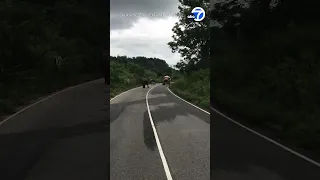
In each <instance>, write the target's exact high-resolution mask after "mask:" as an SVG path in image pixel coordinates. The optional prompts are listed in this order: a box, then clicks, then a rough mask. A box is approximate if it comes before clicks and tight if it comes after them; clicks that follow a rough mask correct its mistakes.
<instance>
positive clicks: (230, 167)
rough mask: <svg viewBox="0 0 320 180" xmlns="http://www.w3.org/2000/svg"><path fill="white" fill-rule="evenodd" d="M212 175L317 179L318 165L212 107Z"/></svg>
mask: <svg viewBox="0 0 320 180" xmlns="http://www.w3.org/2000/svg"><path fill="white" fill-rule="evenodd" d="M210 115H211V116H210V118H211V123H212V126H211V127H212V129H211V179H213V180H319V179H320V168H319V167H318V166H316V165H314V164H312V163H310V162H307V161H306V160H304V159H302V158H300V157H298V156H296V155H294V154H292V153H290V152H288V151H286V150H284V149H283V148H281V147H279V146H276V145H274V144H273V143H271V142H269V141H267V140H265V139H263V138H261V137H259V136H257V135H255V134H253V133H251V132H249V131H247V130H246V129H244V128H242V127H240V126H238V125H236V124H234V123H233V122H231V121H229V120H227V119H226V118H224V117H222V116H221V115H219V114H218V113H216V112H215V111H213V110H211V112H210Z"/></svg>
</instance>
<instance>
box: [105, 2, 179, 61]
mask: <svg viewBox="0 0 320 180" xmlns="http://www.w3.org/2000/svg"><path fill="white" fill-rule="evenodd" d="M178 3H179V2H178V0H111V2H110V28H111V31H110V54H111V55H112V56H117V55H122V56H123V55H126V56H129V57H134V56H145V57H156V58H160V59H163V60H165V61H166V62H167V63H168V64H169V65H175V64H176V63H177V62H178V61H179V60H180V55H179V54H178V53H175V54H173V53H172V52H171V49H170V48H169V46H168V45H167V43H168V42H169V41H172V37H171V36H172V34H173V33H172V31H171V29H172V27H173V26H174V24H175V22H177V21H178V18H177V17H176V15H175V13H177V12H178Z"/></svg>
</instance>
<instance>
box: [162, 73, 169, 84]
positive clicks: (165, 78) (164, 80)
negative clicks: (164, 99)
mask: <svg viewBox="0 0 320 180" xmlns="http://www.w3.org/2000/svg"><path fill="white" fill-rule="evenodd" d="M170 82H171V78H170V76H168V75H166V76H164V77H163V81H162V85H165V84H169V85H170Z"/></svg>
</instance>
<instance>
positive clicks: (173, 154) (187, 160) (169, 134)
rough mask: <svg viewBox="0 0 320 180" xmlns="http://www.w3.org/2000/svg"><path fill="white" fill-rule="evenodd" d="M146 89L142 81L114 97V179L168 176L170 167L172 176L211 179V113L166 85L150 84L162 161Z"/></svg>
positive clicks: (161, 179)
mask: <svg viewBox="0 0 320 180" xmlns="http://www.w3.org/2000/svg"><path fill="white" fill-rule="evenodd" d="M155 86H156V85H155ZM152 87H154V86H152V85H151V86H150V88H152ZM148 90H149V89H148V88H145V89H143V88H140V87H139V88H137V89H134V90H131V91H129V92H127V93H125V94H123V95H121V96H119V97H117V98H115V99H114V100H112V101H111V102H110V120H111V124H110V158H111V159H110V177H111V180H124V179H125V180H166V179H170V177H169V178H168V176H167V174H166V172H168V171H169V172H170V174H171V177H172V178H173V179H174V180H209V179H210V115H209V114H207V113H204V112H202V111H201V110H199V109H196V108H195V107H193V106H191V105H189V104H187V103H185V102H183V101H182V100H180V99H178V98H177V97H175V96H174V95H173V94H171V93H170V92H169V91H168V90H167V86H163V85H159V86H156V87H155V88H153V89H152V90H150V92H149V94H148V98H147V101H148V105H149V109H150V114H151V117H152V120H153V121H152V122H153V124H154V126H155V129H156V132H157V136H158V139H159V141H160V146H161V149H162V150H163V155H164V157H165V160H166V163H163V159H162V158H161V156H160V153H159V145H158V144H157V142H156V137H155V134H154V130H153V128H152V125H151V121H150V116H149V112H148V107H147V105H146V103H147V102H146V94H147V92H148ZM164 164H167V166H168V168H167V169H166V170H165V166H164Z"/></svg>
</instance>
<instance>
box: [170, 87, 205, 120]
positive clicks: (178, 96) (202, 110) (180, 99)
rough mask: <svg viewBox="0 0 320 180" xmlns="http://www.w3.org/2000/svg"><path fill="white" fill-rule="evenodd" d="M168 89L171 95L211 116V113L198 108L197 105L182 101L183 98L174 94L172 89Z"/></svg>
mask: <svg viewBox="0 0 320 180" xmlns="http://www.w3.org/2000/svg"><path fill="white" fill-rule="evenodd" d="M167 89H168V90H169V92H170V93H171V94H173V95H175V96H176V97H177V98H179V99H180V100H182V101H184V102H185V103H188V104H189V105H191V106H193V107H195V108H197V109H199V110H201V111H202V112H205V113H207V114H209V115H210V113H209V112H208V111H206V110H204V109H201V108H200V107H198V106H196V105H194V104H192V103H190V102H188V101H186V100H184V99H182V98H181V97H179V96H178V95H176V94H175V93H173V92H172V91H171V90H170V88H169V87H167Z"/></svg>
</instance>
